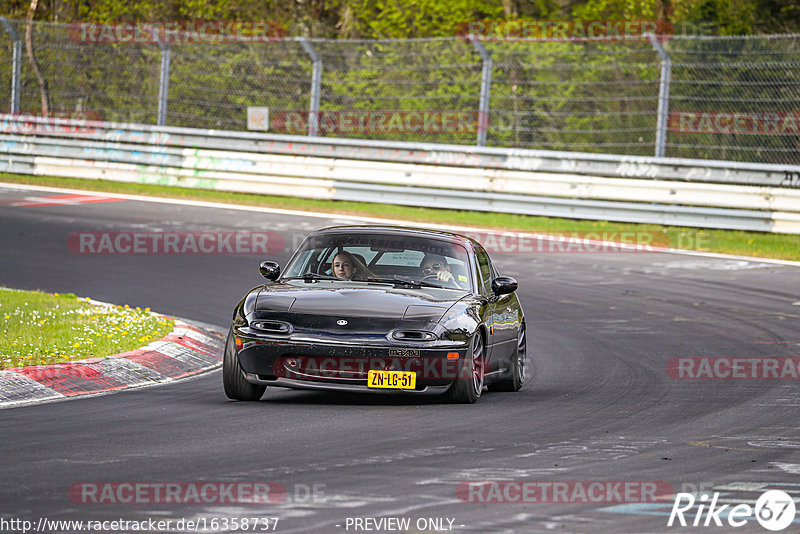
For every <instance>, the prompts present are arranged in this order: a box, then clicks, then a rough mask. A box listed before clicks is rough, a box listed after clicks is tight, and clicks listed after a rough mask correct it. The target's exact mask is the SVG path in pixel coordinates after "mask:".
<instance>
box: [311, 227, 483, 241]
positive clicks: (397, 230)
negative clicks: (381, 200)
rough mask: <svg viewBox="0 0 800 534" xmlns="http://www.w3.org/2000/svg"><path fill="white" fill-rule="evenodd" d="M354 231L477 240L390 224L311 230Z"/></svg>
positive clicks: (324, 232) (450, 233)
mask: <svg viewBox="0 0 800 534" xmlns="http://www.w3.org/2000/svg"><path fill="white" fill-rule="evenodd" d="M342 232H347V233H352V232H362V233H369V234H392V235H409V234H411V235H422V236H427V237H433V238H438V239H446V240H449V241H451V242H452V241H453V240H456V241H460V242H461V243H462V244H464V245H466V244H467V243H469V244H474V243H475V240H473V239H471V238H469V237H467V236H464V235H461V234H456V233H453V232H447V231H444V230H432V229H429V228H416V227H411V226H388V225H375V224H373V225H347V226H330V227H328V228H323V229H321V230H317V231H315V232H311V234H310V235H321V234H328V233H331V234H337V233H342Z"/></svg>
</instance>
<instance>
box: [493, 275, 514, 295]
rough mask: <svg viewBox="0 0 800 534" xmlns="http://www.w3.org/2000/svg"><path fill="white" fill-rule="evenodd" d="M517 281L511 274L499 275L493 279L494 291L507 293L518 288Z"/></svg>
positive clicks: (498, 293)
mask: <svg viewBox="0 0 800 534" xmlns="http://www.w3.org/2000/svg"><path fill="white" fill-rule="evenodd" d="M518 285H519V284H517V281H516V280H515V279H513V278H511V277H510V276H498V277H497V278H495V279H494V280H492V292H494V294H495V295H505V294H507V293H513V292H514V291H516V290H517V286H518Z"/></svg>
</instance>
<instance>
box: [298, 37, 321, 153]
mask: <svg viewBox="0 0 800 534" xmlns="http://www.w3.org/2000/svg"><path fill="white" fill-rule="evenodd" d="M298 40H299V41H300V45H301V46H302V47H303V50H305V52H306V54H308V57H309V58H311V65H312V70H311V100H310V102H309V105H308V135H309V136H310V137H315V136H316V135H317V134H318V133H319V97H320V91H321V89H322V58H320V57H319V54H317V51H316V50H314V47H313V46H311V43H310V42H309V41H308V39H306V38H305V37H299V38H298Z"/></svg>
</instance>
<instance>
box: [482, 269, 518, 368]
mask: <svg viewBox="0 0 800 534" xmlns="http://www.w3.org/2000/svg"><path fill="white" fill-rule="evenodd" d="M489 267H490V269H491V273H492V279H495V278H497V277H498V276H499V275H498V274H497V271H496V270H495V268H494V265H493V264H492V263H491V259H490V260H489ZM492 296H493V299H494V311H493V314H494V328H493V330H494V338H495V339H494V345H495V346H494V356H493V358H494V361H496V362H497V365H499V366H500V367H505V366H506V365H507V363H506V362H509V361H510V359H511V357H512V356H513V355H514V354H515V352H516V348H517V335H518V334H519V328H520V324H521V322H520V321H521V319H522V318H521V317H520V313H519V312H520V306H519V301H518V300H517V296H516V293H506V294H505V295H500V296H499V297H497V296H495V295H492Z"/></svg>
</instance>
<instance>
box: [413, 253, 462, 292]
mask: <svg viewBox="0 0 800 534" xmlns="http://www.w3.org/2000/svg"><path fill="white" fill-rule="evenodd" d="M419 267H420V269H421V270H422V276H423V277H424V278H427V277H433V276H435V277H436V279H437V280H441V281H442V282H447V283H448V284H450V285H451V286H455V287H461V284H459V283H458V282H457V281H456V279H455V277H454V276H453V273H451V272H450V266H449V265H448V264H447V260H446V259H445V258H444V256H440V255H438V254H425V257H424V258H422V263H420V265H419Z"/></svg>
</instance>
